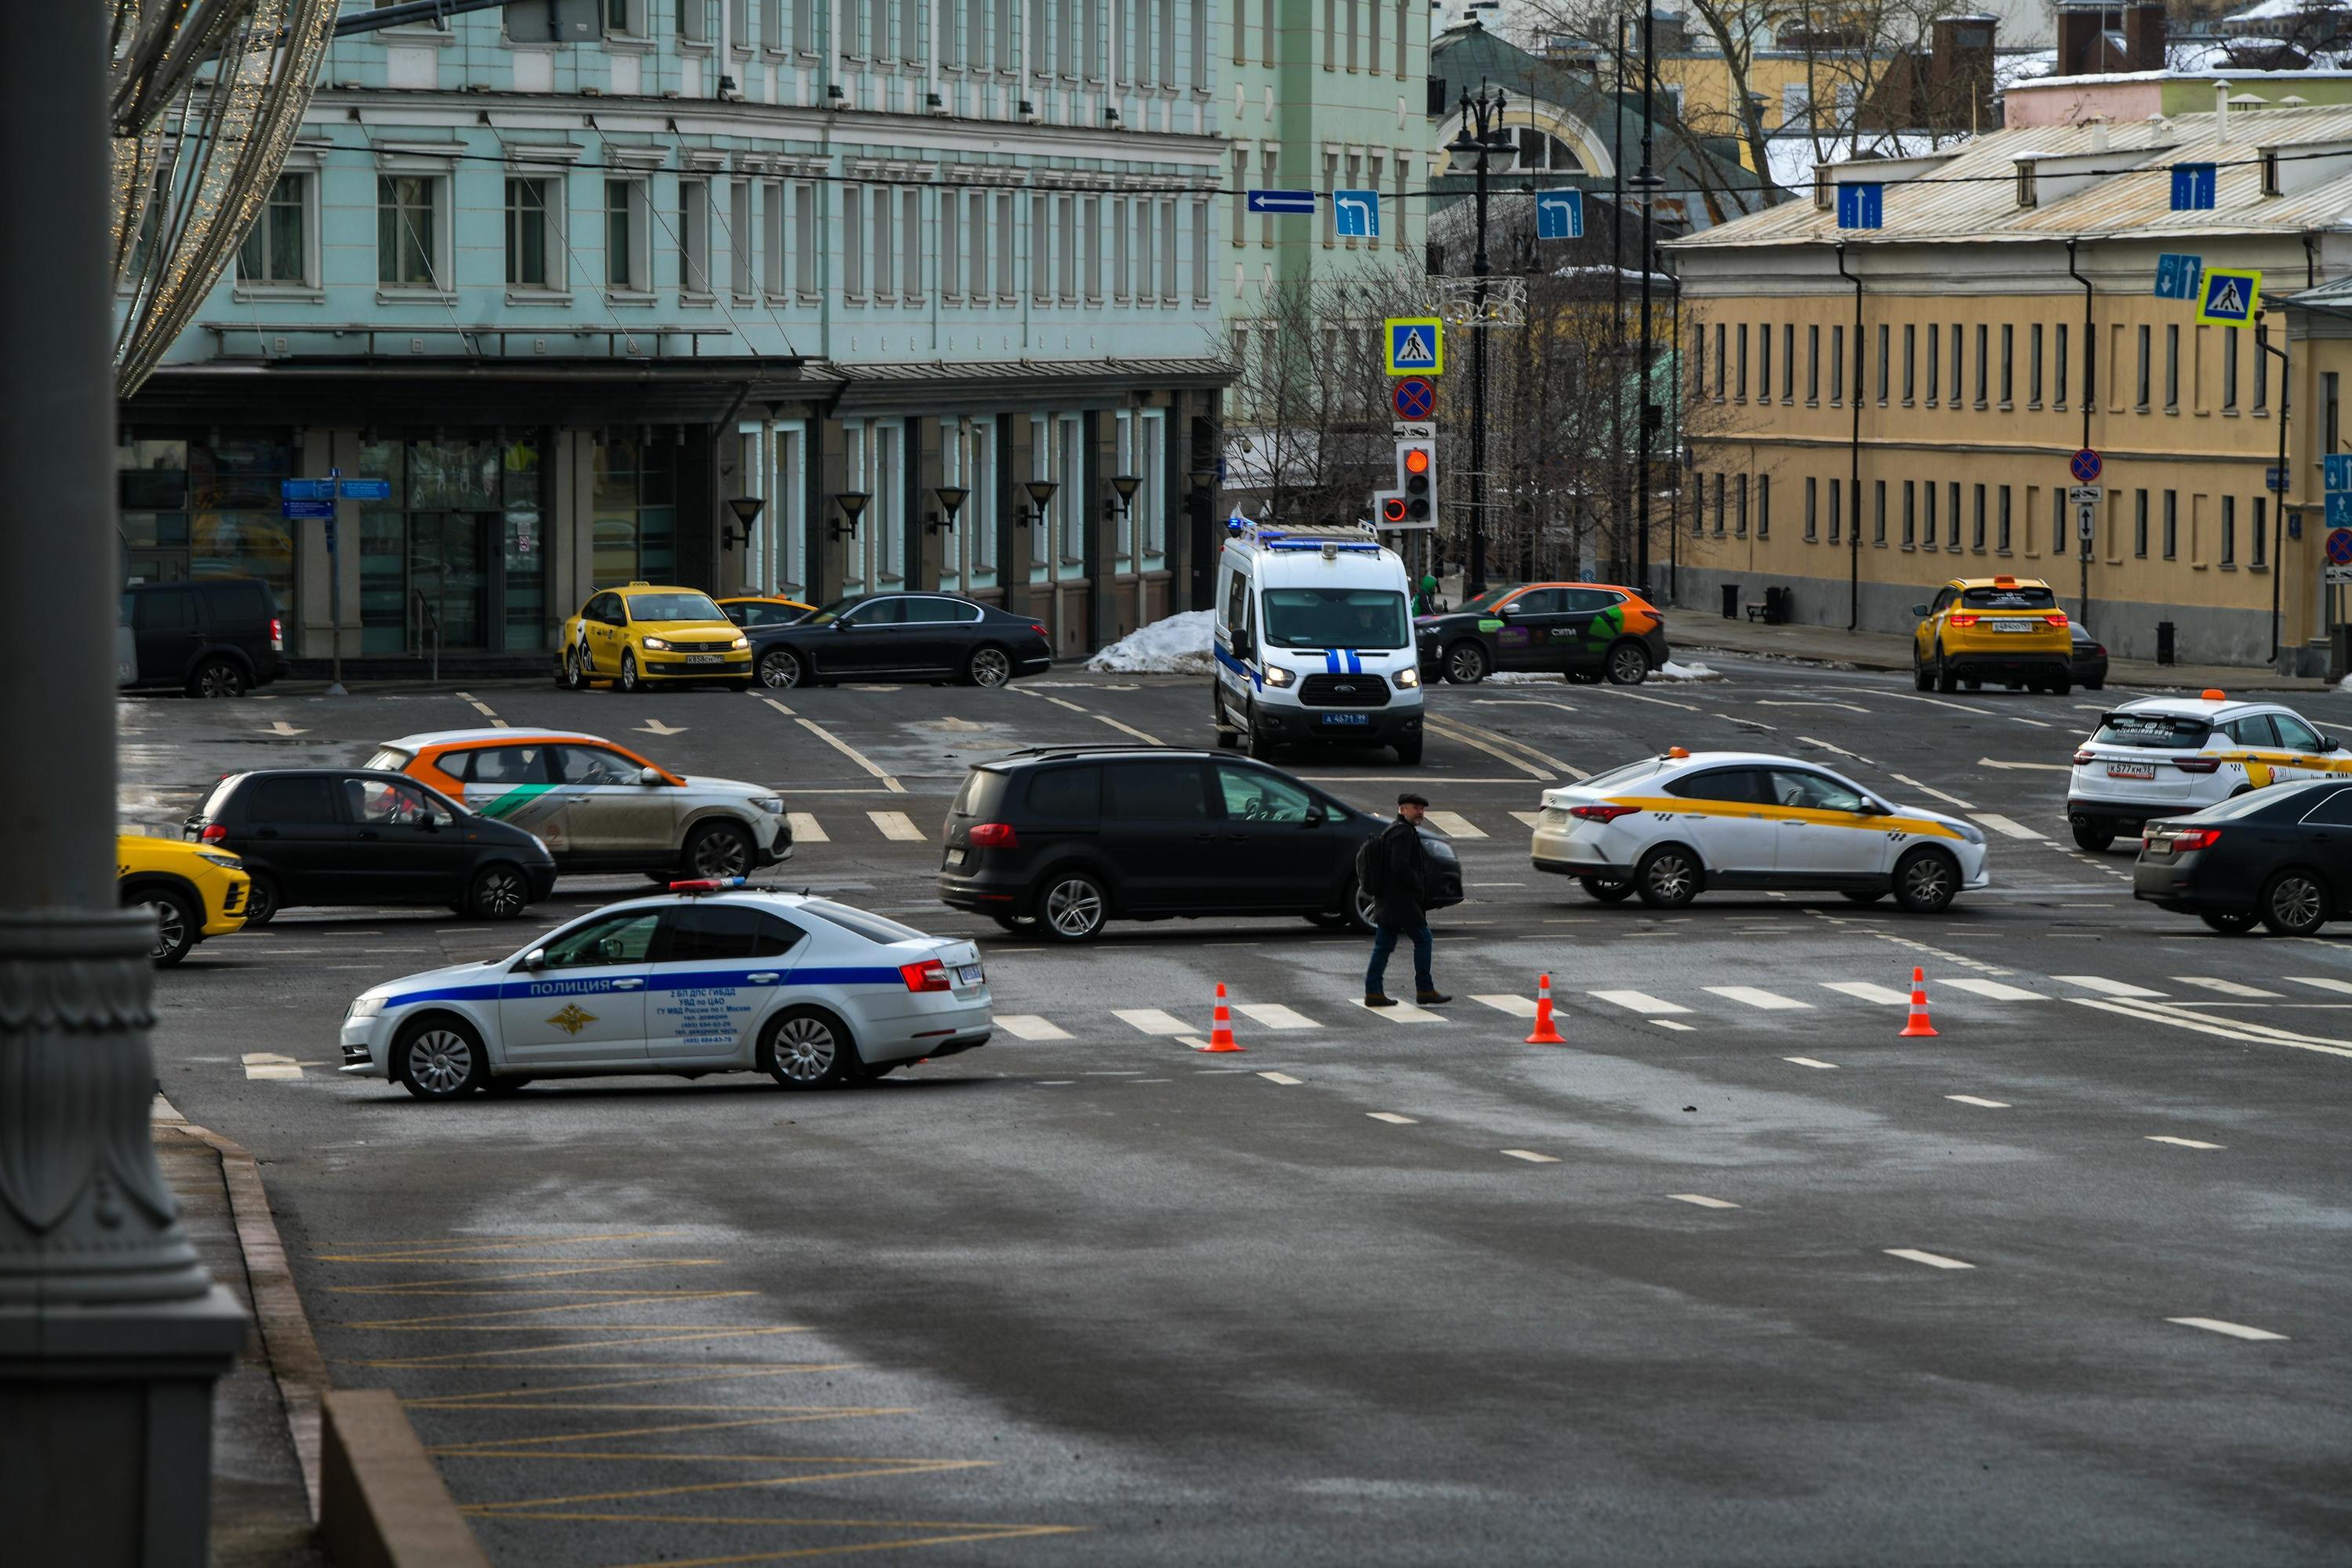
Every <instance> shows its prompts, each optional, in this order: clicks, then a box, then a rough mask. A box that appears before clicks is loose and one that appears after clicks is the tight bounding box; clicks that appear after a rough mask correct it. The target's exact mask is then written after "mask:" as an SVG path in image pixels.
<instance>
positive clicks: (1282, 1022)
mask: <svg viewBox="0 0 2352 1568" xmlns="http://www.w3.org/2000/svg"><path fill="white" fill-rule="evenodd" d="M1234 1010H1235V1011H1237V1012H1239V1013H1241V1014H1243V1015H1244V1016H1246V1017H1249V1018H1253V1019H1255V1020H1256V1021H1257V1022H1258V1023H1261V1024H1264V1025H1265V1026H1266V1027H1267V1028H1269V1029H1319V1028H1321V1027H1322V1025H1320V1024H1318V1023H1317V1022H1316V1021H1315V1020H1314V1019H1312V1018H1310V1017H1308V1016H1307V1015H1305V1014H1304V1013H1294V1012H1292V1011H1291V1010H1290V1009H1289V1008H1287V1007H1286V1006H1284V1005H1282V1004H1281V1003H1279V1002H1236V1003H1234Z"/></svg>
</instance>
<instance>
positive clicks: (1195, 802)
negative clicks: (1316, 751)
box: [939, 746, 1462, 942]
mask: <svg viewBox="0 0 2352 1568" xmlns="http://www.w3.org/2000/svg"><path fill="white" fill-rule="evenodd" d="M1385 826H1387V822H1386V820H1385V819H1384V818H1381V817H1379V816H1371V815H1370V814H1367V813H1365V812H1361V811H1359V810H1357V809H1356V808H1355V807H1353V806H1350V805H1343V804H1342V803H1341V802H1339V801H1338V800H1335V799H1334V798H1332V797H1331V796H1330V795H1326V794H1324V793H1323V792H1322V791H1321V790H1318V789H1317V788H1315V787H1314V786H1313V785H1312V784H1303V783H1301V782H1300V781H1299V780H1297V779H1295V778H1293V777H1291V776H1290V775H1289V774H1288V773H1284V772H1282V771H1281V770H1280V769H1278V768H1272V767H1268V766H1267V765H1266V764H1265V763H1258V762H1252V761H1248V760H1246V759H1244V758H1241V757H1235V756H1231V755H1226V754H1223V753H1220V752H1206V751H1183V750H1178V749H1175V748H1172V747H1168V746H1101V747H1085V746H1078V747H1058V748H1055V747H1040V748H1037V749H1034V750H1031V751H1025V752H1013V753H1012V754H1010V755H1008V756H1003V757H998V758H995V759H993V760H992V761H990V762H985V763H978V764H976V765H975V766H974V767H973V768H972V770H971V774H970V776H968V777H967V778H966V779H965V780H964V783H963V788H962V789H961V791H960V792H959V793H958V794H957V795H956V798H955V804H954V805H951V806H950V807H949V808H948V820H947V829H946V832H945V834H944V836H943V837H944V838H945V848H944V850H943V852H942V856H941V859H940V884H939V885H940V901H941V902H943V903H945V904H947V905H948V906H949V907H950V908H951V909H959V910H975V911H977V912H979V913H981V914H984V915H987V916H990V917H991V918H992V919H993V920H994V921H996V923H997V924H998V925H1001V926H1003V927H1004V928H1005V929H1006V930H1007V931H1013V930H1016V929H1021V927H1022V922H1024V921H1030V920H1034V921H1036V924H1037V930H1038V931H1039V932H1040V934H1042V935H1044V936H1045V937H1047V938H1049V939H1051V940H1053V941H1056V942H1084V941H1086V940H1087V939H1088V938H1090V937H1093V936H1096V935H1097V934H1099V933H1100V932H1101V931H1102V928H1103V924H1104V922H1105V921H1110V920H1143V921H1152V920H1168V919H1171V918H1175V917H1181V918H1183V919H1187V920H1199V919H1202V918H1203V917H1215V916H1230V915H1303V916H1305V917H1306V918H1307V920H1309V921H1314V922H1315V923H1316V924H1318V925H1323V926H1343V925H1352V926H1353V927H1355V928H1356V929H1357V930H1359V931H1369V930H1370V929H1371V926H1370V918H1369V917H1370V901H1369V900H1364V899H1361V898H1360V897H1359V896H1358V893H1357V890H1356V847H1357V846H1358V845H1360V844H1361V843H1362V842H1363V841H1364V840H1365V839H1367V838H1369V837H1372V836H1374V835H1375V834H1378V833H1379V832H1380V831H1381V829H1382V828H1383V827H1385ZM1422 837H1423V840H1424V841H1425V842H1426V843H1427V845H1428V847H1429V854H1430V858H1431V860H1432V862H1433V865H1434V867H1435V868H1436V871H1437V879H1438V887H1437V889H1435V892H1434V894H1433V897H1432V898H1431V899H1430V900H1429V907H1430V908H1432V909H1442V908H1444V907H1445V906H1446V905H1449V904H1458V903H1460V902H1461V901H1462V864H1461V861H1460V859H1459V858H1456V856H1455V855H1454V848H1453V846H1451V845H1449V844H1448V843H1446V842H1445V840H1444V839H1443V838H1441V837H1438V836H1437V835H1436V834H1435V833H1433V832H1432V831H1431V830H1430V829H1428V828H1425V827H1424V828H1423V829H1422Z"/></svg>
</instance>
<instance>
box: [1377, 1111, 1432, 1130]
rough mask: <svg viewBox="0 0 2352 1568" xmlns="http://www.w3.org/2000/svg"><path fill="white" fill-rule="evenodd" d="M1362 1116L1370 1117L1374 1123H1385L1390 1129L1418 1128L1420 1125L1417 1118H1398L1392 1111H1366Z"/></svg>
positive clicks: (1419, 1120)
mask: <svg viewBox="0 0 2352 1568" xmlns="http://www.w3.org/2000/svg"><path fill="white" fill-rule="evenodd" d="M1364 1114H1365V1115H1367V1116H1369V1117H1370V1118H1371V1119H1372V1120H1373V1121H1385V1122H1387V1123H1389V1124H1390V1125H1391V1126H1392V1127H1418V1126H1420V1125H1421V1119H1420V1118H1419V1117H1417V1116H1399V1115H1398V1114H1397V1113H1396V1112H1395V1111H1393V1110H1367V1111H1365V1112H1364Z"/></svg>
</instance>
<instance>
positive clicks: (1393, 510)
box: [1381, 496, 1404, 522]
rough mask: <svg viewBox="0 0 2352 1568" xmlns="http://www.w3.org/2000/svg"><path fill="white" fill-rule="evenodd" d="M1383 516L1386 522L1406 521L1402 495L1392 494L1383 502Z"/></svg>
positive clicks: (1382, 518)
mask: <svg viewBox="0 0 2352 1568" xmlns="http://www.w3.org/2000/svg"><path fill="white" fill-rule="evenodd" d="M1381 520H1382V521H1386V522H1402V521H1404V500H1403V498H1402V497H1401V496H1391V497H1389V499H1388V500H1384V501H1382V502H1381Z"/></svg>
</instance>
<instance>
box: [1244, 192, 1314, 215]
mask: <svg viewBox="0 0 2352 1568" xmlns="http://www.w3.org/2000/svg"><path fill="white" fill-rule="evenodd" d="M1249 210H1250V211H1252V212H1254V213H1311V212H1313V211H1314V210H1315V193H1314V192H1313V191H1252V192H1251V193H1250V194H1249Z"/></svg>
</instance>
